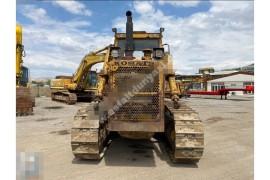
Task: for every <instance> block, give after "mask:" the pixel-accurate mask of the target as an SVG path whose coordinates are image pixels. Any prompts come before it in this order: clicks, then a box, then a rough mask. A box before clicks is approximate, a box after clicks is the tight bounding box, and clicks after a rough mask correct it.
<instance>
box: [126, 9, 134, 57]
mask: <svg viewBox="0 0 270 180" xmlns="http://www.w3.org/2000/svg"><path fill="white" fill-rule="evenodd" d="M126 16H127V23H126V47H125V48H126V49H125V59H126V60H132V59H133V50H134V45H133V22H132V17H131V16H132V13H131V12H130V11H127V12H126Z"/></svg>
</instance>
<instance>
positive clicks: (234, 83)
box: [207, 74, 254, 95]
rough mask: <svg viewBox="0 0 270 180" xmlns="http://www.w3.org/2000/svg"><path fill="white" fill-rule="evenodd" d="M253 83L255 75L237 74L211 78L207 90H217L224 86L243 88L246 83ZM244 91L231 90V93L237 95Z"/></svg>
mask: <svg viewBox="0 0 270 180" xmlns="http://www.w3.org/2000/svg"><path fill="white" fill-rule="evenodd" d="M246 84H248V85H250V84H252V85H254V76H253V75H244V74H237V75H233V76H229V77H225V78H219V79H214V80H210V81H208V82H207V91H216V90H217V89H219V88H221V87H222V86H223V87H228V88H234V87H235V88H243V87H245V85H246ZM243 93H244V92H243V91H235V92H231V91H230V94H235V95H243Z"/></svg>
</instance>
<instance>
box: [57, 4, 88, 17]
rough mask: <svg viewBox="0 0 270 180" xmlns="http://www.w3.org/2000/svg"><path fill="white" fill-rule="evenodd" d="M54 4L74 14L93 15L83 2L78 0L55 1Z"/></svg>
mask: <svg viewBox="0 0 270 180" xmlns="http://www.w3.org/2000/svg"><path fill="white" fill-rule="evenodd" d="M52 4H53V5H55V6H59V7H62V8H64V9H65V10H66V11H68V12H70V13H72V14H78V15H85V16H91V15H92V12H91V11H90V10H87V9H86V7H85V5H84V4H83V3H80V2H77V1H53V2H52Z"/></svg>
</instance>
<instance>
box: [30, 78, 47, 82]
mask: <svg viewBox="0 0 270 180" xmlns="http://www.w3.org/2000/svg"><path fill="white" fill-rule="evenodd" d="M50 79H52V78H49V77H40V78H31V81H35V82H48V80H50Z"/></svg>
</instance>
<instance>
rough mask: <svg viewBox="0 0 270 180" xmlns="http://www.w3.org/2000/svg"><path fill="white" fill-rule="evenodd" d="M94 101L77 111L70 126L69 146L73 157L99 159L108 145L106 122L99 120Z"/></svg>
mask: <svg viewBox="0 0 270 180" xmlns="http://www.w3.org/2000/svg"><path fill="white" fill-rule="evenodd" d="M95 108H98V107H97V105H96V104H95V103H91V104H90V105H89V106H88V107H84V108H82V109H80V110H79V111H78V113H77V114H76V116H75V117H74V121H73V126H72V128H71V147H72V153H73V154H74V156H75V157H77V158H81V159H97V160H98V159H101V158H102V157H103V156H104V154H105V152H106V150H107V146H108V144H109V143H108V131H107V122H104V123H103V124H101V123H100V121H99V115H98V113H97V111H98V110H97V111H95Z"/></svg>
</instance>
